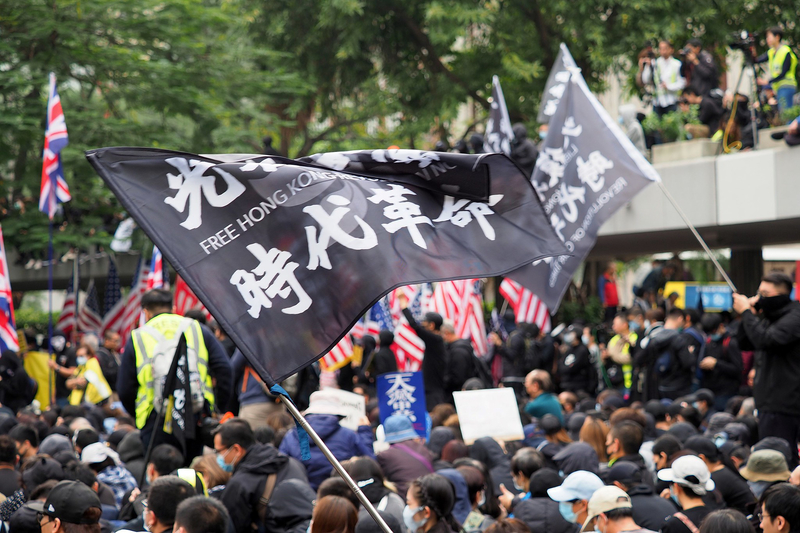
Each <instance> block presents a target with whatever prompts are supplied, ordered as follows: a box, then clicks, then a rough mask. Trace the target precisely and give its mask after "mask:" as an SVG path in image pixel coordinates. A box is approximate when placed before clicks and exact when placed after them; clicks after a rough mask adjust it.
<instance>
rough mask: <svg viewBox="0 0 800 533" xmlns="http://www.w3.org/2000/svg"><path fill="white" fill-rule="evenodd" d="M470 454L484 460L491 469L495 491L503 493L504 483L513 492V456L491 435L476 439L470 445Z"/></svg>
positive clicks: (476, 458)
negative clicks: (501, 487) (507, 453)
mask: <svg viewBox="0 0 800 533" xmlns="http://www.w3.org/2000/svg"><path fill="white" fill-rule="evenodd" d="M469 455H470V457H472V458H473V459H475V460H477V461H480V462H482V463H483V464H485V465H486V468H488V469H489V475H491V476H492V482H493V483H494V493H495V494H502V493H503V491H501V490H500V485H501V484H502V485H504V486H505V488H507V489H508V490H509V491H511V492H514V493H516V492H519V491H517V490H515V489H514V479H513V478H512V477H511V458H510V457H509V456H508V455H506V453H505V452H503V448H501V447H500V445H499V444H498V443H497V441H495V440H494V439H493V438H491V437H483V438H481V439H478V440H476V441H475V443H474V444H473V445H472V446H471V447H470V450H469Z"/></svg>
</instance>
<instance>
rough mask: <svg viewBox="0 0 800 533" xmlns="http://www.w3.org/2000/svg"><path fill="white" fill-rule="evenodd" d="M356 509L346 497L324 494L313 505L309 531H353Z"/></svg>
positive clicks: (339, 532)
mask: <svg viewBox="0 0 800 533" xmlns="http://www.w3.org/2000/svg"><path fill="white" fill-rule="evenodd" d="M357 522H358V511H357V510H356V508H355V507H354V506H353V504H352V503H351V502H350V500H348V499H347V498H343V497H341V496H325V497H323V498H320V499H319V501H317V505H316V506H314V517H313V518H312V519H311V532H310V533H355V530H356V523H357Z"/></svg>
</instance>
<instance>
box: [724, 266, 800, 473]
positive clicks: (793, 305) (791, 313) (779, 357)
mask: <svg viewBox="0 0 800 533" xmlns="http://www.w3.org/2000/svg"><path fill="white" fill-rule="evenodd" d="M791 291H792V279H791V278H790V277H789V276H787V275H785V274H782V273H772V274H768V275H767V276H764V277H763V278H762V281H761V285H759V287H758V296H755V297H753V298H747V297H746V296H744V295H742V294H734V295H733V309H734V311H736V312H737V313H740V314H741V315H742V326H741V329H740V331H739V338H738V340H739V342H740V345H741V346H742V349H752V350H755V352H756V353H755V370H756V376H755V383H754V386H753V396H754V398H755V402H756V408H757V409H758V418H759V420H758V429H759V435H760V437H761V438H762V439H763V438H764V437H782V438H784V439H786V440H787V441H788V442H789V443H790V444H791V445H792V449H793V450H794V453H793V459H794V460H793V461H792V462H791V463H790V464H789V467H790V468H794V467H795V466H797V453H796V450H797V442H798V435H800V387H798V386H797V383H798V382H800V302H794V301H792V300H791V298H790V296H789V294H790V293H791Z"/></svg>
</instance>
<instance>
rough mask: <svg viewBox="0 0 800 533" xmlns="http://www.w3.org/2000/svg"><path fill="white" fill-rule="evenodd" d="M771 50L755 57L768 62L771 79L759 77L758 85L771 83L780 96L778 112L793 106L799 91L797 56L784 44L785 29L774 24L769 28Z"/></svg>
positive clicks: (757, 59) (768, 40)
mask: <svg viewBox="0 0 800 533" xmlns="http://www.w3.org/2000/svg"><path fill="white" fill-rule="evenodd" d="M767 46H769V50H767V52H766V53H765V54H761V55H760V56H758V57H757V58H756V59H755V62H756V63H767V64H768V66H767V68H768V70H769V79H765V78H759V79H758V85H759V86H764V85H770V86H771V87H772V89H773V90H774V91H775V95H776V96H777V98H778V112H779V113H782V112H783V111H784V110H786V109H789V108H790V107H792V99H793V98H794V95H795V93H796V92H797V80H796V79H795V73H796V71H797V56H796V55H795V54H794V52H792V49H791V48H790V47H789V46H788V45H785V44H783V29H782V28H780V27H778V26H774V27H772V28H769V29H768V30H767Z"/></svg>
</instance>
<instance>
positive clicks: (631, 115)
mask: <svg viewBox="0 0 800 533" xmlns="http://www.w3.org/2000/svg"><path fill="white" fill-rule="evenodd" d="M619 116H620V118H621V119H622V130H623V131H624V132H625V135H627V136H628V139H630V140H631V142H632V143H633V145H634V146H635V147H636V149H637V150H639V153H641V154H644V153H645V152H646V150H647V148H646V147H645V144H644V129H643V128H642V125H641V124H640V123H639V121H638V120H637V119H636V107H634V106H632V105H630V104H626V105H621V106H619Z"/></svg>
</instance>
